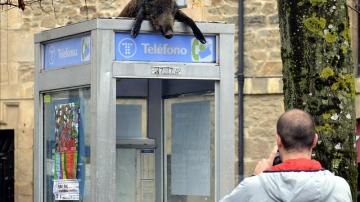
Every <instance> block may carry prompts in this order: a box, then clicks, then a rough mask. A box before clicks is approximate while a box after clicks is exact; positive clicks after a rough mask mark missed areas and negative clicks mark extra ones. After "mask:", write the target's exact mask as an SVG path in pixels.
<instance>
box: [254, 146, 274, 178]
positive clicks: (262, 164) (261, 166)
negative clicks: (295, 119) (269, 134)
mask: <svg viewBox="0 0 360 202" xmlns="http://www.w3.org/2000/svg"><path fill="white" fill-rule="evenodd" d="M277 151H278V147H277V145H275V146H274V149H273V150H272V151H271V153H270V155H269V157H268V158H267V159H262V160H261V161H259V163H258V164H257V165H256V167H255V170H254V175H258V174H260V173H262V172H264V171H265V170H267V169H269V168H271V166H272V164H273V161H274V159H275V156H276V153H277Z"/></svg>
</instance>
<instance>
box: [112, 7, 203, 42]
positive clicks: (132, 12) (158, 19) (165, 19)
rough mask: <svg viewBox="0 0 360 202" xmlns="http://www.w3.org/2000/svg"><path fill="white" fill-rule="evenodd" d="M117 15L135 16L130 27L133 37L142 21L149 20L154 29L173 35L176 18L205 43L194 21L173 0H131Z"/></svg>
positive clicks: (169, 36) (165, 34) (170, 36)
mask: <svg viewBox="0 0 360 202" xmlns="http://www.w3.org/2000/svg"><path fill="white" fill-rule="evenodd" d="M119 17H135V23H134V25H133V27H132V29H131V36H132V37H133V38H135V37H136V36H137V35H138V34H139V31H140V28H141V23H142V21H143V20H149V21H150V22H151V24H152V25H153V27H154V28H155V30H157V31H160V32H161V33H162V34H163V35H164V37H165V38H167V39H170V38H172V37H173V27H174V21H175V20H177V21H179V22H183V23H184V24H186V25H188V26H189V27H190V28H191V29H192V31H193V33H194V36H195V37H196V38H197V39H198V40H199V41H200V42H201V43H203V44H204V43H206V40H205V37H204V35H203V34H202V33H201V31H200V29H199V28H198V27H197V26H196V24H195V22H194V21H193V20H192V19H191V18H190V17H188V16H187V15H186V14H185V13H184V12H182V11H181V10H180V9H179V7H178V6H177V4H176V2H175V0H131V1H130V2H129V3H128V4H127V5H126V7H125V8H124V9H123V10H122V12H121V13H120V15H119Z"/></svg>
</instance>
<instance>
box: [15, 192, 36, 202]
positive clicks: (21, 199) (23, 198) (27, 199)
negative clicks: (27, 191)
mask: <svg viewBox="0 0 360 202" xmlns="http://www.w3.org/2000/svg"><path fill="white" fill-rule="evenodd" d="M15 202H33V195H32V194H31V195H24V194H18V195H15Z"/></svg>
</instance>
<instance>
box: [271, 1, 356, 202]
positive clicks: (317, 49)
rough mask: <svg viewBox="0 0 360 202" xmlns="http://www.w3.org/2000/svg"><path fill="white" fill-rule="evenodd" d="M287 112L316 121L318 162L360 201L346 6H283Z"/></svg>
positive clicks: (281, 3)
mask: <svg viewBox="0 0 360 202" xmlns="http://www.w3.org/2000/svg"><path fill="white" fill-rule="evenodd" d="M278 8H279V21H280V33H281V57H282V61H283V83H284V88H283V89H284V102H285V108H286V110H287V109H292V108H298V109H303V110H305V111H307V112H309V113H310V114H312V115H313V117H314V119H315V123H316V131H317V133H318V134H319V137H320V141H319V143H318V146H317V148H316V149H315V152H314V153H315V159H317V160H319V161H320V162H321V164H322V166H323V167H324V168H325V169H328V170H330V171H332V172H334V173H335V174H336V175H339V176H342V177H344V178H345V179H346V180H347V181H348V183H349V185H350V187H351V190H352V195H353V200H354V201H356V196H357V194H356V188H357V164H356V149H355V146H354V145H355V140H354V135H355V118H356V117H355V104H354V103H355V102H354V100H355V80H354V67H353V64H352V60H351V45H350V33H349V18H348V13H347V6H346V0H298V1H292V0H278Z"/></svg>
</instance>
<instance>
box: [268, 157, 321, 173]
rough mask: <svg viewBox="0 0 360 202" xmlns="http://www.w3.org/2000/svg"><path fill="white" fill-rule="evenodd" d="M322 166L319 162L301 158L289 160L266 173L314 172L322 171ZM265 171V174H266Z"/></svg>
mask: <svg viewBox="0 0 360 202" xmlns="http://www.w3.org/2000/svg"><path fill="white" fill-rule="evenodd" d="M322 169H323V168H322V167H321V164H320V163H319V162H318V161H315V160H311V159H305V158H299V159H289V160H286V161H284V162H283V163H280V164H278V165H276V166H272V167H271V168H269V169H268V170H266V171H270V172H272V171H314V170H322ZM266 171H265V172H266Z"/></svg>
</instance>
